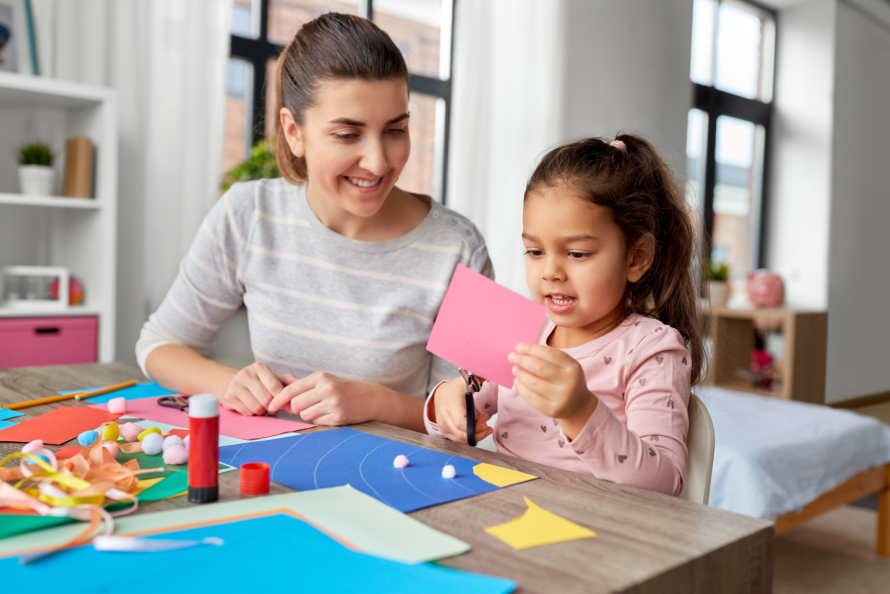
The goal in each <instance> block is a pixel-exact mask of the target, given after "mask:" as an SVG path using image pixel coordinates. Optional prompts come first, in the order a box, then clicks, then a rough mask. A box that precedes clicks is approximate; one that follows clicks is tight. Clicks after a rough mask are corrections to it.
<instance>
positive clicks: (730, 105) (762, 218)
mask: <svg viewBox="0 0 890 594" xmlns="http://www.w3.org/2000/svg"><path fill="white" fill-rule="evenodd" d="M720 3H723V0H718V6H719V4H720ZM732 4H747V5H749V6H751V7H752V8H754V9H756V10H757V11H759V12H762V13H764V14H766V15H767V16H769V17H770V18H771V19H772V21H773V27H774V36H775V37H776V38H778V34H779V31H778V23H777V13H776V11H775V10H773V9H771V8H768V7H766V6H763V5H762V4H759V3H757V2H752V1H750V0H734V1H733V2H732ZM777 45H778V44H777V43H775V41H774V43H773V47H774V48H776V47H777ZM711 52H712V60H715V56H714V53H715V52H716V43H715V44H714V46H713V47H712V48H711ZM775 63H776V50H775V49H774V51H773V64H772V65H771V66H770V71H769V73H768V74H769V77H770V78H771V80H770V86H771V93H770V95H771V96H770V101H769V102H768V103H766V102H763V101H760V100H758V99H748V98H747V97H741V96H739V95H736V94H734V93H729V92H727V91H722V90H720V89H718V88H716V87H714V86H713V81H712V85H703V84H700V83H697V82H691V84H692V107H693V108H695V109H698V110H701V111H702V112H704V113H705V114H706V115H707V124H708V131H707V141H706V145H705V169H704V180H703V181H702V187H703V188H704V196H703V198H704V200H703V208H704V213H703V215H704V234H703V235H704V237H703V246H702V249H703V252H704V253H703V256H704V258H705V259H706V261H707V262H710V261H711V249H712V247H713V243H712V238H713V235H714V192H715V188H716V186H717V184H716V182H717V179H716V178H717V118H719V117H720V116H729V117H732V118H736V119H739V120H744V121H746V122H751V123H753V124H754V125H757V126H762V127H763V133H764V147H763V169H762V172H763V173H762V177H761V180H760V184H761V187H760V188H759V190H760V206H759V209H758V210H759V221H757V241H756V244H757V245H756V249H757V258H756V259H755V261H754V265H755V266H756V267H757V268H763V267H764V266H765V265H766V256H765V254H766V247H767V243H766V241H767V240H766V237H767V230H768V228H769V216H768V214H769V208H768V205H769V192H768V187H769V174H770V167H769V163H770V154H771V152H772V151H771V148H770V145H771V142H772V118H773V104H774V103H775V76H776V74H775V73H776V68H775Z"/></svg>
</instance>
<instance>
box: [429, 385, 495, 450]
mask: <svg viewBox="0 0 890 594" xmlns="http://www.w3.org/2000/svg"><path fill="white" fill-rule="evenodd" d="M466 393H467V389H466V385H465V384H464V380H463V379H462V378H457V379H453V380H451V381H448V382H445V383H443V384H439V387H438V388H436V391H435V393H434V394H433V401H432V403H431V404H432V408H433V414H434V415H435V418H434V419H432V420H433V421H435V423H436V425H437V426H438V427H439V433H441V434H442V436H443V437H446V438H448V439H450V440H451V441H454V442H457V443H467V403H466ZM488 418H489V417H488V414H486V413H478V414H477V415H476V443H479V442H480V441H482V440H483V439H485V438H486V437H488V436H489V435H491V433H492V431H493V430H492V428H491V427H489V426H488Z"/></svg>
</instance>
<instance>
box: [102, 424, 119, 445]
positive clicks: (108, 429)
mask: <svg viewBox="0 0 890 594" xmlns="http://www.w3.org/2000/svg"><path fill="white" fill-rule="evenodd" d="M120 434H121V429H120V427H118V425H117V423H108V425H106V426H105V431H103V432H102V437H104V438H105V439H110V440H111V441H117V438H118V437H120Z"/></svg>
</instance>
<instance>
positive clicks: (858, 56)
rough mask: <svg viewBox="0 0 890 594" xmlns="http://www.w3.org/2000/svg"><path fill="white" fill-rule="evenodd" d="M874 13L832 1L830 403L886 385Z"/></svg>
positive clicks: (882, 38)
mask: <svg viewBox="0 0 890 594" xmlns="http://www.w3.org/2000/svg"><path fill="white" fill-rule="evenodd" d="M864 4H866V5H867V4H868V3H864ZM888 13H890V10H887V11H886V12H885V13H884V14H888ZM879 16H880V15H879V13H876V12H864V11H863V10H862V9H860V8H859V6H858V3H848V2H840V3H839V4H838V9H837V67H836V72H837V83H836V90H835V111H834V118H835V126H834V129H835V132H834V168H833V175H834V179H833V183H832V193H833V199H832V202H831V209H830V213H831V214H830V216H831V237H830V244H829V245H830V249H829V251H828V270H829V277H828V308H829V315H828V377H827V386H826V399H827V400H828V401H829V402H835V401H838V400H843V399H846V398H851V397H857V396H865V395H870V394H877V393H882V392H890V374H888V373H887V360H888V357H890V346H888V344H890V341H888V337H890V316H888V314H887V308H888V302H890V301H888V296H890V232H888V226H890V185H888V178H887V173H888V168H890V156H888V155H890V150H888V144H887V143H888V139H890V18H887V19H886V20H882V19H881V18H879Z"/></svg>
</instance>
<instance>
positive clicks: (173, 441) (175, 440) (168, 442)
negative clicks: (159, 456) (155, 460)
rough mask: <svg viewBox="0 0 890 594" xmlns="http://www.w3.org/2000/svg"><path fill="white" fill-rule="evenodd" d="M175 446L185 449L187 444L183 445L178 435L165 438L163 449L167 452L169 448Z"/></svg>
mask: <svg viewBox="0 0 890 594" xmlns="http://www.w3.org/2000/svg"><path fill="white" fill-rule="evenodd" d="M175 445H180V446H183V447H185V444H183V443H182V438H181V437H179V436H178V435H168V436H167V437H165V438H164V443H163V445H162V446H161V449H162V450H164V451H165V452H166V451H167V448H169V447H170V446H175Z"/></svg>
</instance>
